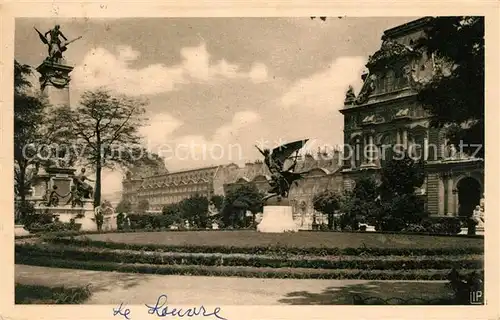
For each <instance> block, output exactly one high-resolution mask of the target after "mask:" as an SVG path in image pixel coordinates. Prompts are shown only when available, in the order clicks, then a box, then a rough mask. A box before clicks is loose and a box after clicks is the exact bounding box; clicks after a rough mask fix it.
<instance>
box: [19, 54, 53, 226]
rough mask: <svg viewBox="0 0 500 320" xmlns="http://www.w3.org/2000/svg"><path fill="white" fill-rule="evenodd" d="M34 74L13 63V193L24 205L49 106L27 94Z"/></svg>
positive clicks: (37, 161) (39, 98)
mask: <svg viewBox="0 0 500 320" xmlns="http://www.w3.org/2000/svg"><path fill="white" fill-rule="evenodd" d="M31 73H32V72H31V68H30V67H29V66H28V65H23V64H20V63H18V62H17V61H16V60H14V185H15V188H14V190H15V194H16V195H17V196H18V197H19V198H20V201H21V203H22V204H24V203H25V201H26V194H27V192H28V190H29V189H30V186H31V178H32V177H33V175H34V174H35V173H36V170H37V169H38V165H39V163H40V159H39V157H38V156H37V151H36V146H37V145H40V144H41V143H42V140H43V134H42V126H43V124H44V111H45V108H46V107H47V104H46V101H45V100H44V99H43V98H42V97H41V96H39V95H33V94H30V93H28V89H30V88H31V86H32V85H31V83H30V82H29V80H28V77H29V76H30V75H31ZM23 206H24V205H21V207H23ZM21 214H22V215H23V214H24V213H23V212H21ZM22 218H23V217H21V219H22Z"/></svg>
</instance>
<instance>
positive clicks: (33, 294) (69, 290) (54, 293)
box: [15, 283, 92, 304]
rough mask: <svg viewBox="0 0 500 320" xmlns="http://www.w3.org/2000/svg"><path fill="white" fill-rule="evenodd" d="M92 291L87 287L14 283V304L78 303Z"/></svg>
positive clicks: (84, 299) (88, 296) (85, 298)
mask: <svg viewBox="0 0 500 320" xmlns="http://www.w3.org/2000/svg"><path fill="white" fill-rule="evenodd" d="M91 295H92V293H91V292H90V289H89V287H45V286H37V285H24V284H18V283H16V289H15V303H16V304H80V303H83V302H85V301H86V300H87V299H88V298H90V296H91Z"/></svg>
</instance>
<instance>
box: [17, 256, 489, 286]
mask: <svg viewBox="0 0 500 320" xmlns="http://www.w3.org/2000/svg"><path fill="white" fill-rule="evenodd" d="M15 259H16V263H19V264H26V265H37V266H46V267H53V268H69V269H84V270H96V271H115V272H129V273H142V274H162V275H190V276H223V277H246V278H279V279H286V278H290V279H366V280H446V279H447V277H448V274H449V270H364V269H361V270H359V269H341V270H338V269H337V270H330V269H293V268H280V269H273V268H254V267H234V266H217V267H214V266H190V265H188V266H185V265H152V264H131V263H117V262H101V261H75V260H67V259H47V258H46V257H32V256H23V255H19V254H16V257H15ZM458 271H459V272H461V273H462V274H471V273H472V272H479V273H481V274H482V273H483V271H482V270H470V269H469V270H458Z"/></svg>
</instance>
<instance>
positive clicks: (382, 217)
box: [375, 194, 427, 231]
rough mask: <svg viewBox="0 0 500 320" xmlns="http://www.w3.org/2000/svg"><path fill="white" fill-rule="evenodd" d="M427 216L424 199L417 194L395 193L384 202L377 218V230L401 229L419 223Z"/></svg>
mask: <svg viewBox="0 0 500 320" xmlns="http://www.w3.org/2000/svg"><path fill="white" fill-rule="evenodd" d="M426 216H427V213H426V212H424V199H422V198H421V197H419V196H418V195H415V194H402V195H394V197H393V198H392V199H388V200H386V201H383V202H382V207H381V209H380V210H378V215H377V216H376V218H375V221H376V228H377V230H383V231H401V230H404V229H405V228H407V227H408V226H409V225H414V224H419V223H421V222H422V219H423V218H425V217H426Z"/></svg>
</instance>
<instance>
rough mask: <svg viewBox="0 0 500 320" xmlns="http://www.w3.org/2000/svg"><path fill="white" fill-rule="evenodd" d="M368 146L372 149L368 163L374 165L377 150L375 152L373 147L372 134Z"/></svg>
mask: <svg viewBox="0 0 500 320" xmlns="http://www.w3.org/2000/svg"><path fill="white" fill-rule="evenodd" d="M368 145H369V148H370V149H369V150H370V152H369V155H370V158H369V159H368V162H369V163H370V164H373V156H374V153H375V150H374V147H375V146H374V145H373V135H372V134H370V135H369V136H368Z"/></svg>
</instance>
